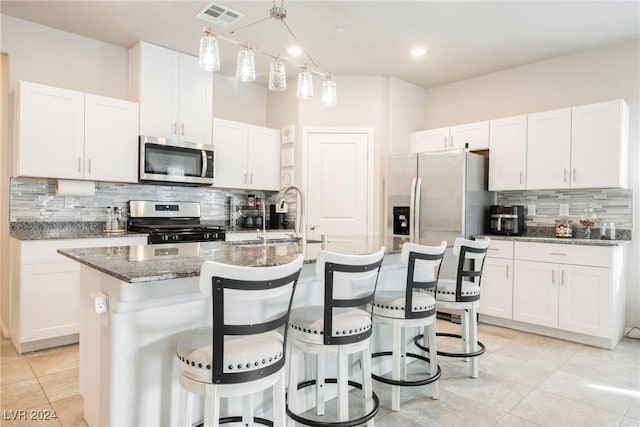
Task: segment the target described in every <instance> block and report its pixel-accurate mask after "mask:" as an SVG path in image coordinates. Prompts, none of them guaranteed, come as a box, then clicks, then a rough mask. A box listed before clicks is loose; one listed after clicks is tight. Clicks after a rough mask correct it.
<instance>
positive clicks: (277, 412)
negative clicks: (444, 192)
mask: <svg viewBox="0 0 640 427" xmlns="http://www.w3.org/2000/svg"><path fill="white" fill-rule="evenodd" d="M284 371H285V370H284V368H283V369H282V370H281V371H280V373H279V374H278V381H277V382H276V383H275V384H274V385H273V425H274V426H284V425H285V418H286V409H285V403H284V400H285V393H286V390H285V383H286V375H285V372H284Z"/></svg>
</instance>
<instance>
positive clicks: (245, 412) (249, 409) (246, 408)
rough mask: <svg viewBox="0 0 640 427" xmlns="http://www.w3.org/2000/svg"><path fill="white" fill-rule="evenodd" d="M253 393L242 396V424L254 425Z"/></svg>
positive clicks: (250, 426) (251, 426)
mask: <svg viewBox="0 0 640 427" xmlns="http://www.w3.org/2000/svg"><path fill="white" fill-rule="evenodd" d="M253 415H254V413H253V394H247V395H246V396H244V397H243V398H242V425H243V426H247V427H253Z"/></svg>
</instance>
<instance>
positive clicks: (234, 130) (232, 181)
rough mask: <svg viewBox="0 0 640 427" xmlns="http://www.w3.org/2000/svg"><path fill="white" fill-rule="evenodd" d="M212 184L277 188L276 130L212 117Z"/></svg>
mask: <svg viewBox="0 0 640 427" xmlns="http://www.w3.org/2000/svg"><path fill="white" fill-rule="evenodd" d="M213 144H214V146H215V152H216V154H215V156H216V178H215V183H214V187H222V188H244V189H250V190H272V191H277V190H279V189H280V131H279V130H278V129H270V128H265V127H261V126H254V125H249V124H246V123H240V122H235V121H231V120H224V119H218V118H214V119H213Z"/></svg>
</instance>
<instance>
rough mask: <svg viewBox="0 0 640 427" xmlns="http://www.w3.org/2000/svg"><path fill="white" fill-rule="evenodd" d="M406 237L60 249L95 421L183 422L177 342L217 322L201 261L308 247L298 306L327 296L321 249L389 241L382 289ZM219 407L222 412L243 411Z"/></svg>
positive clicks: (262, 256)
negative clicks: (77, 296) (70, 272)
mask: <svg viewBox="0 0 640 427" xmlns="http://www.w3.org/2000/svg"><path fill="white" fill-rule="evenodd" d="M404 241H406V239H402V238H381V237H344V236H341V237H335V238H331V237H330V238H329V243H310V244H308V245H306V246H301V245H298V243H297V242H295V241H293V242H292V241H289V242H286V241H284V242H283V241H278V242H271V243H269V244H267V245H262V244H257V243H256V242H233V243H229V242H227V243H224V242H211V243H183V244H169V245H132V246H118V247H102V248H80V249H68V250H60V251H59V253H61V254H62V255H64V256H66V257H68V258H71V259H72V260H75V261H77V262H79V263H80V264H81V266H82V268H81V283H82V288H81V326H80V393H81V394H82V396H83V397H84V417H85V420H86V421H87V423H88V424H89V425H91V426H107V425H117V426H134V425H135V426H143V425H176V424H177V416H178V395H179V390H180V385H179V383H178V374H177V363H176V357H175V349H176V347H177V344H178V342H179V341H180V340H181V339H182V337H183V336H184V334H185V333H186V332H187V331H190V330H192V329H196V328H199V327H203V326H207V325H210V324H211V300H210V297H205V296H204V295H202V294H201V293H200V290H199V287H198V280H199V273H200V267H201V265H202V263H203V262H204V261H205V260H215V261H219V262H224V263H229V264H234V265H242V266H271V265H278V264H283V263H287V262H290V261H292V260H293V259H294V258H295V257H296V256H297V255H298V254H300V253H304V254H305V264H304V266H303V270H302V273H301V276H300V280H299V282H298V287H297V289H296V293H295V297H294V302H293V306H294V307H299V306H306V305H310V304H320V303H322V298H323V286H322V283H321V282H319V281H318V280H317V278H316V277H315V260H316V258H317V255H318V253H319V251H320V250H321V249H326V250H329V251H333V252H340V253H347V254H367V253H372V252H375V251H376V250H378V249H379V248H380V246H385V247H386V248H387V256H386V257H385V262H384V264H383V269H382V272H381V277H380V281H379V284H380V286H381V287H383V286H384V283H390V281H392V280H393V277H395V276H396V275H397V274H401V271H402V268H401V266H400V265H399V252H400V249H401V246H402V243H404ZM255 309H260V307H259V306H252V305H250V304H244V303H243V304H242V306H239V307H238V316H242V313H243V312H245V311H246V310H255ZM376 335H381V336H384V334H376ZM374 337H375V336H374ZM382 339H383V340H384V338H382ZM384 344H385V345H386V344H387V343H384ZM388 345H389V346H390V343H388ZM261 400H263V399H258V401H261ZM265 401H266V406H265V407H263V408H262V409H260V410H265V411H267V412H268V406H269V402H268V398H267V399H265ZM222 408H223V412H224V411H228V412H238V409H239V407H235V406H233V405H231V406H227V407H225V406H223V407H222ZM265 408H266V409H265Z"/></svg>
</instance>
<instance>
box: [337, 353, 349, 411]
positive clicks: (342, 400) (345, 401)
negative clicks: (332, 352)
mask: <svg viewBox="0 0 640 427" xmlns="http://www.w3.org/2000/svg"><path fill="white" fill-rule="evenodd" d="M348 380H349V354H348V353H347V352H346V351H345V350H344V349H343V348H342V347H341V348H339V349H338V421H347V420H348V419H349V387H348V382H347V381H348Z"/></svg>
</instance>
